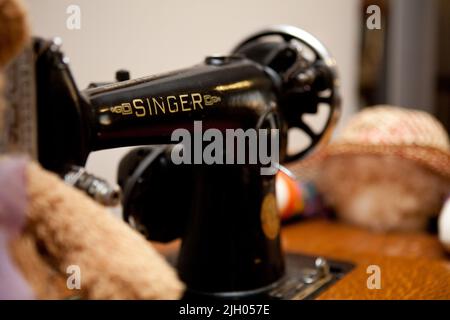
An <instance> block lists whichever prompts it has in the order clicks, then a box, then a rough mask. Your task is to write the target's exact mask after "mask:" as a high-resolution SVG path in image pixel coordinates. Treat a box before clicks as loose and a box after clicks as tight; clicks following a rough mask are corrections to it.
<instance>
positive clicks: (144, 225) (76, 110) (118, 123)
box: [36, 28, 338, 297]
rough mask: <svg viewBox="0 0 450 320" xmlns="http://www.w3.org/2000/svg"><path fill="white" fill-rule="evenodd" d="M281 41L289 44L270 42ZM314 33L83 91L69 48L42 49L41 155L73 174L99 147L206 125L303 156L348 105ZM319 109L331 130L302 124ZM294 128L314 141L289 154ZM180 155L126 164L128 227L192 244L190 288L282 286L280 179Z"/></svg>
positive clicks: (163, 150) (246, 291)
mask: <svg viewBox="0 0 450 320" xmlns="http://www.w3.org/2000/svg"><path fill="white" fill-rule="evenodd" d="M273 34H275V35H281V41H276V42H269V43H266V42H265V41H261V40H263V39H262V38H264V37H265V36H266V35H273ZM303 35H304V33H302V32H299V30H298V29H295V30H293V29H289V28H288V29H281V30H278V29H276V30H275V31H271V30H269V31H268V32H263V33H262V34H259V35H256V36H255V37H252V38H251V39H250V40H248V41H244V42H243V44H242V45H240V46H239V47H238V48H237V49H236V50H235V51H234V52H233V54H232V55H229V56H222V57H217V56H214V57H208V58H206V59H205V60H204V61H203V62H202V63H201V64H199V65H196V66H193V67H191V68H188V69H184V70H179V71H175V72H171V73H167V74H163V75H158V76H153V77H146V78H140V79H132V80H125V79H126V78H127V75H125V73H121V74H120V75H119V77H118V78H119V80H125V81H120V82H117V83H113V84H107V85H101V84H98V83H97V84H94V85H93V86H91V87H90V88H88V89H86V90H85V91H83V92H80V91H78V90H77V88H76V86H75V83H74V81H73V79H72V76H71V74H70V72H69V70H68V67H67V65H66V64H65V63H64V59H63V56H62V54H61V52H60V51H59V50H58V48H55V46H54V45H52V44H51V43H48V42H38V43H37V47H36V56H37V61H36V66H37V83H38V90H37V92H38V118H39V159H40V161H41V162H42V164H43V165H44V167H46V168H47V169H50V170H53V171H56V172H59V173H63V172H64V170H65V169H64V168H65V167H66V166H67V165H69V164H76V165H82V164H83V163H84V162H85V161H86V159H87V156H88V154H89V153H90V152H91V151H94V150H102V149H107V148H114V147H123V146H134V145H149V144H152V145H154V144H170V143H174V141H171V135H172V133H173V131H174V130H175V129H179V128H185V129H187V130H188V131H189V132H191V133H192V132H193V130H194V121H196V120H202V127H203V130H206V129H208V128H216V129H219V130H221V131H222V132H223V131H224V130H225V129H238V128H239V129H244V130H245V129H260V128H271V129H279V130H280V160H281V161H290V160H295V159H298V158H299V157H301V156H303V155H304V154H306V152H309V151H310V150H311V149H312V148H313V147H314V146H315V145H316V144H317V143H318V142H319V141H321V140H322V137H324V136H325V137H326V136H329V135H330V130H329V129H330V128H331V125H332V123H333V122H334V120H335V119H336V112H335V111H336V110H337V108H336V106H337V100H338V95H337V92H336V90H335V88H336V81H335V80H336V74H335V71H334V68H333V64H332V63H331V62H330V61H331V60H330V59H327V58H326V56H327V54H326V51H325V50H324V49H323V48H322V47H321V45H320V43H318V42H317V40H316V39H315V38H312V37H311V36H310V35H306V36H305V37H306V38H307V39H308V41H303V42H304V43H306V45H308V44H309V43H308V42H311V43H313V44H314V45H313V46H312V47H313V49H318V50H315V53H316V58H317V59H316V60H315V61H310V62H308V63H306V62H305V61H306V60H305V59H304V57H303V53H302V51H301V50H297V47H296V46H295V45H293V44H292V43H291V42H290V41H291V40H292V39H294V40H295V39H297V40H298V38H301V37H302V36H303ZM300 40H302V39H300ZM313 51H314V50H313ZM324 92H325V93H326V92H328V93H327V95H326V96H324V95H323V93H324ZM320 103H325V104H327V105H328V106H329V112H330V113H329V115H328V119H327V125H326V128H325V129H324V130H322V132H319V133H316V132H313V131H312V130H311V129H310V128H309V126H307V125H306V124H305V123H304V122H303V120H302V116H303V114H305V113H314V112H316V111H317V107H318V105H319V104H320ZM291 127H297V128H300V129H303V130H304V131H305V132H306V134H307V135H308V136H310V137H311V141H312V143H311V145H310V146H309V147H308V148H307V150H304V151H303V152H299V153H297V154H294V155H287V154H286V149H287V148H286V145H287V132H288V130H289V128H291ZM171 148H172V147H171V146H161V147H159V148H156V149H152V148H150V149H149V148H140V149H137V150H136V151H132V152H131V153H130V154H128V155H127V156H126V157H125V158H124V159H123V161H122V162H121V165H120V168H119V183H120V184H121V186H122V187H123V189H124V197H123V205H124V215H125V217H126V219H127V220H128V221H129V222H130V223H132V224H134V225H135V226H136V227H137V228H138V230H140V231H141V232H143V233H145V234H146V236H147V237H148V238H149V239H151V240H159V241H169V240H172V239H174V238H177V237H181V238H182V248H181V251H180V255H179V258H178V263H177V267H178V272H179V275H180V277H181V279H182V280H183V281H184V282H185V283H186V285H187V288H188V290H189V291H191V292H196V293H201V294H211V295H224V294H225V295H229V296H230V297H242V296H245V295H248V296H252V295H254V294H255V293H257V292H261V291H262V290H265V289H267V287H268V286H271V285H273V284H275V283H276V282H277V281H279V280H280V279H282V278H283V276H284V270H285V266H284V259H283V255H282V251H281V246H280V234H279V218H278V215H277V209H276V206H275V176H274V175H272V176H264V175H261V171H260V169H261V165H210V166H207V165H182V166H175V165H174V164H173V163H172V162H171V161H170V156H169V154H170V150H171ZM245 148H246V150H249V148H250V146H249V145H248V143H247V144H246V146H245ZM223 151H224V153H227V152H228V150H227V149H226V148H224V150H223Z"/></svg>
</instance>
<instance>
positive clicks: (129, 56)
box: [25, 0, 450, 182]
mask: <svg viewBox="0 0 450 320" xmlns="http://www.w3.org/2000/svg"><path fill="white" fill-rule="evenodd" d="M25 3H26V5H27V7H28V10H29V14H30V18H31V25H32V29H33V33H34V35H37V36H42V37H55V36H59V37H61V38H62V39H63V51H64V52H65V53H66V55H67V56H68V57H69V59H70V64H71V68H72V72H73V74H74V77H75V80H76V82H77V85H78V86H79V88H80V89H83V88H86V87H87V86H88V84H89V83H90V82H99V81H114V77H115V72H116V71H117V70H118V69H127V70H129V71H130V73H131V77H132V78H137V77H141V76H147V75H151V74H155V73H160V72H164V71H169V70H174V69H178V68H183V67H187V66H190V65H193V64H196V63H198V62H201V61H202V59H203V58H204V57H205V56H207V55H210V54H215V53H222V54H223V53H228V52H230V50H231V49H232V48H233V47H234V46H235V45H236V44H237V43H238V42H239V41H240V40H242V39H243V38H245V37H246V36H247V35H249V34H250V33H252V32H255V31H257V30H259V29H261V28H263V27H265V26H268V25H273V24H290V25H294V26H297V27H300V28H302V29H305V30H306V31H308V32H310V33H312V34H313V35H315V36H316V37H317V38H318V39H319V40H320V41H321V42H323V43H324V44H325V45H326V46H327V47H328V48H329V50H330V51H331V53H332V55H333V56H334V57H335V59H336V61H337V65H338V68H339V71H340V79H341V93H342V101H343V105H342V107H343V116H342V118H341V120H340V125H339V127H341V126H342V124H343V123H345V122H346V120H347V119H348V117H349V116H350V115H351V114H353V113H354V112H356V111H357V110H359V109H360V108H363V107H365V106H370V105H374V104H385V103H387V104H394V105H398V106H403V107H409V108H416V109H422V110H426V111H428V112H431V113H433V114H435V115H436V116H437V117H438V119H439V120H440V121H441V122H442V123H444V125H445V126H446V128H447V130H449V126H450V37H449V35H450V32H449V31H450V1H447V0H344V1H335V0H283V1H279V0H278V1H277V0H249V1H242V0H223V1H207V0H191V1H182V0H178V1H177V0H167V1H148V0H133V1H128V2H125V1H120V0H95V1H92V0H91V1H88V0H77V1H75V0H70V1H69V0H39V1H37V0H25ZM70 5H77V6H78V7H79V8H80V14H81V20H80V21H81V24H80V29H69V28H67V25H66V22H67V19H68V17H69V16H70V13H68V12H67V8H68V7H69V6H70ZM371 5H376V6H377V7H378V8H379V10H380V22H381V24H380V28H376V29H369V28H368V19H369V18H370V16H371V14H372V13H368V12H367V8H368V7H369V6H371ZM339 127H338V130H339ZM126 150H127V148H121V149H114V150H106V151H99V152H95V153H92V154H91V155H90V156H89V159H88V163H87V168H88V170H90V171H92V172H93V173H95V174H97V175H99V176H102V177H104V178H106V179H108V180H109V181H111V182H115V180H116V170H117V164H118V161H119V160H120V158H121V156H122V155H123V154H124V153H125V152H126Z"/></svg>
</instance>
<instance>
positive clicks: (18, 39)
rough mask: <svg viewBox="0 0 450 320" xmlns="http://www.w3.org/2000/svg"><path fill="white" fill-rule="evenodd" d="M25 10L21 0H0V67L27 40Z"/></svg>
mask: <svg viewBox="0 0 450 320" xmlns="http://www.w3.org/2000/svg"><path fill="white" fill-rule="evenodd" d="M29 38H30V36H29V28H28V21H27V17H26V11H25V8H24V6H23V4H22V1H21V0H0V69H1V68H3V67H4V66H5V65H6V64H7V63H8V62H9V61H10V60H11V59H12V58H13V57H14V56H16V55H17V54H18V53H19V52H20V51H21V50H22V48H23V47H24V46H25V44H26V43H27V42H28V41H29Z"/></svg>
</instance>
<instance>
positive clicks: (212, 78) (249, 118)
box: [84, 58, 277, 150]
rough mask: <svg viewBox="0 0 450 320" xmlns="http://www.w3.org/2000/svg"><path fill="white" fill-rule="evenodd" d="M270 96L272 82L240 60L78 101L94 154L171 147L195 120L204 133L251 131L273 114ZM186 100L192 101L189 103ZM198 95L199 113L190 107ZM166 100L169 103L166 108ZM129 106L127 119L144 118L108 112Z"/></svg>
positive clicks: (99, 91) (112, 88) (103, 90)
mask: <svg viewBox="0 0 450 320" xmlns="http://www.w3.org/2000/svg"><path fill="white" fill-rule="evenodd" d="M274 92H275V90H274V85H273V81H272V80H271V78H270V77H269V75H267V74H266V72H265V71H264V69H263V68H261V66H259V65H258V64H256V63H254V62H252V61H250V60H247V59H244V58H239V59H233V60H232V61H230V62H229V63H226V64H223V65H220V66H216V65H207V64H201V65H198V66H195V67H193V68H191V69H186V70H181V71H177V72H173V73H170V74H166V75H160V76H156V77H149V78H142V79H136V80H129V81H124V82H119V83H114V84H111V85H106V86H103V87H99V88H94V89H88V90H86V91H84V95H85V97H86V99H87V100H88V101H89V102H90V109H89V110H88V112H91V113H92V118H93V119H94V122H93V123H92V124H91V128H92V129H93V132H94V133H95V134H93V136H92V147H93V149H94V150H100V149H105V148H113V147H121V146H132V145H142V144H162V143H171V139H170V138H171V134H172V132H173V131H174V130H175V129H177V128H185V129H188V130H189V131H192V130H193V125H194V121H195V120H202V121H203V128H204V129H205V130H206V129H207V128H217V129H220V130H225V129H230V128H243V129H246V128H257V127H258V123H261V121H263V120H264V118H265V117H269V116H273V114H274V113H276V112H277V109H276V101H277V100H276V96H275V94H274ZM192 94H194V95H195V96H194V97H193V98H192ZM182 95H184V97H185V99H186V100H185V101H187V103H186V105H185V110H187V111H183V110H181V102H180V100H179V97H180V96H182ZM186 95H187V97H186ZM200 95H201V97H202V103H201V106H202V107H200V105H199V104H200V103H197V104H195V102H196V101H195V99H200ZM205 96H214V97H218V99H220V101H218V102H216V103H215V104H214V105H211V106H207V105H205V103H204V101H205V99H204V97H205ZM167 97H170V98H169V102H168V100H167V99H168V98H167ZM136 99H138V100H136ZM147 99H149V103H150V105H149V103H148V102H147ZM153 99H156V100H157V101H158V102H159V103H160V104H161V105H162V104H163V103H164V107H165V113H162V112H161V110H160V109H159V108H158V106H156V107H155V102H154V100H153ZM133 101H138V104H139V109H138V110H137V109H135V108H134V110H133V113H135V112H138V114H143V113H144V112H145V115H144V116H142V117H137V116H135V114H130V115H122V114H116V113H112V112H111V107H115V106H120V105H122V104H123V103H130V104H131V107H132V108H133V105H132V102H133ZM169 103H172V106H173V110H175V109H178V110H177V111H176V112H170V111H169V110H168V109H169ZM175 104H177V105H176V106H175ZM194 104H195V105H194ZM142 107H144V108H145V110H144V109H141V108H142ZM150 110H151V111H152V114H150ZM141 112H142V113H141ZM156 112H158V114H156Z"/></svg>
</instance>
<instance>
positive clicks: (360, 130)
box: [292, 105, 450, 179]
mask: <svg viewBox="0 0 450 320" xmlns="http://www.w3.org/2000/svg"><path fill="white" fill-rule="evenodd" d="M336 155H390V156H397V157H400V158H403V159H408V160H412V161H413V162H415V163H417V164H419V165H421V166H423V167H426V168H428V169H430V170H431V171H432V172H434V173H436V174H439V175H441V176H443V177H445V178H447V179H450V142H449V137H448V135H447V132H446V130H445V128H444V127H443V126H442V124H441V123H440V122H439V121H438V120H437V119H436V118H435V117H433V116H432V115H430V114H428V113H426V112H423V111H418V110H412V109H404V108H399V107H393V106H387V105H380V106H374V107H370V108H366V109H364V110H362V111H361V112H359V113H357V114H356V115H354V116H353V117H352V118H351V119H350V121H349V122H348V124H347V125H346V127H345V128H344V129H343V130H342V132H341V133H340V134H339V136H338V137H337V138H336V140H335V141H333V142H332V143H331V144H329V145H328V146H325V147H324V148H323V149H321V150H319V151H318V152H316V153H315V154H313V155H312V156H310V157H308V158H306V159H304V160H303V161H300V162H299V163H298V164H296V165H295V166H294V167H293V168H292V170H294V171H295V173H297V174H298V176H299V178H300V179H310V178H311V177H312V175H314V174H316V173H317V170H318V169H319V168H318V167H319V166H320V162H321V161H323V160H325V159H328V158H330V157H333V156H336Z"/></svg>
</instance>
